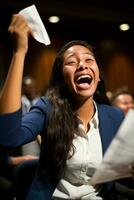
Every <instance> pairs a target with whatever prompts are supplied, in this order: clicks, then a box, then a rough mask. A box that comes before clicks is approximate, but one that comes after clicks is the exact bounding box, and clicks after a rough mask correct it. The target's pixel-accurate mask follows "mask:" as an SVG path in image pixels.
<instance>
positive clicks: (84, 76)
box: [77, 75, 91, 81]
mask: <svg viewBox="0 0 134 200" xmlns="http://www.w3.org/2000/svg"><path fill="white" fill-rule="evenodd" d="M81 78H91V76H89V75H81V76H79V77H78V79H77V80H78V81H79V80H80V79H81Z"/></svg>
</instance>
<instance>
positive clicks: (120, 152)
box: [91, 109, 134, 185]
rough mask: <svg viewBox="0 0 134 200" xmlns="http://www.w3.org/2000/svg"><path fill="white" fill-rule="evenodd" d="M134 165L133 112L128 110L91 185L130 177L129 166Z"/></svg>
mask: <svg viewBox="0 0 134 200" xmlns="http://www.w3.org/2000/svg"><path fill="white" fill-rule="evenodd" d="M132 163H134V110H132V109H131V110H130V111H129V112H128V113H127V115H126V117H125V119H124V121H123V122H122V124H121V126H120V128H119V130H118V132H117V134H116V136H115V138H114V139H113V140H112V142H111V144H110V146H109V148H108V150H107V151H106V153H105V155H104V159H103V161H102V163H101V164H100V166H99V167H98V168H97V170H96V172H95V173H94V175H93V177H92V178H91V184H93V185H96V184H98V183H104V182H108V181H112V180H116V179H120V178H126V177H131V173H130V169H129V166H130V164H132Z"/></svg>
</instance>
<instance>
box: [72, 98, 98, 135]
mask: <svg viewBox="0 0 134 200" xmlns="http://www.w3.org/2000/svg"><path fill="white" fill-rule="evenodd" d="M94 112H95V108H94V103H93V98H92V97H90V98H88V99H87V100H86V101H84V102H83V104H82V105H81V106H80V107H78V108H77V109H76V113H77V115H78V116H79V118H80V120H81V121H82V122H83V125H84V130H85V132H87V131H88V129H89V126H88V123H89V121H90V120H91V119H92V117H93V115H94Z"/></svg>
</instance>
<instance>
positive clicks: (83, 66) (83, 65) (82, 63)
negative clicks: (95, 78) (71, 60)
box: [78, 62, 88, 70]
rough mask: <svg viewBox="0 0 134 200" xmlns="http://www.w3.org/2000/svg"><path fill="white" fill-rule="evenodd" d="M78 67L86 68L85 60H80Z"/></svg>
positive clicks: (80, 68)
mask: <svg viewBox="0 0 134 200" xmlns="http://www.w3.org/2000/svg"><path fill="white" fill-rule="evenodd" d="M78 69H79V70H83V69H88V66H87V65H86V63H85V62H80V63H79V65H78Z"/></svg>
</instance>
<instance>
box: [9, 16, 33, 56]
mask: <svg viewBox="0 0 134 200" xmlns="http://www.w3.org/2000/svg"><path fill="white" fill-rule="evenodd" d="M8 31H9V33H10V34H11V36H12V39H13V48H14V52H18V51H19V52H20V51H21V52H23V53H24V54H25V53H26V52H27V50H28V36H29V34H31V33H32V31H31V28H30V27H29V26H28V23H27V21H26V19H25V18H24V17H23V16H22V15H20V14H15V15H13V16H12V19H11V23H10V26H9V28H8Z"/></svg>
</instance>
